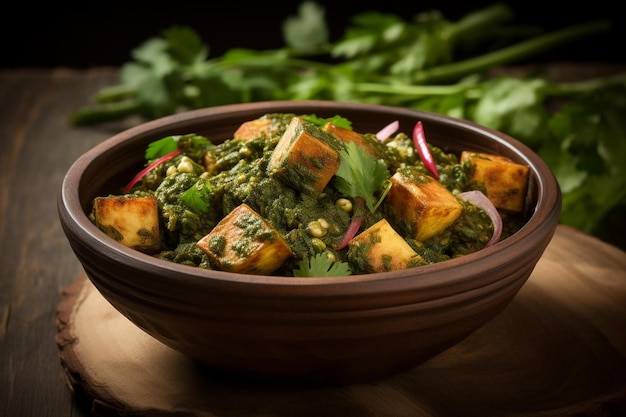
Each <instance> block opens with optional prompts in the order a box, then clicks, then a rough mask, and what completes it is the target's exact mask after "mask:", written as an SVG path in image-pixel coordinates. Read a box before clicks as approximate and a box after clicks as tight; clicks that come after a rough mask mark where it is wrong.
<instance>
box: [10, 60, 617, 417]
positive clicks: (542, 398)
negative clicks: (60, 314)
mask: <svg viewBox="0 0 626 417" xmlns="http://www.w3.org/2000/svg"><path fill="white" fill-rule="evenodd" d="M33 50H36V49H33ZM572 68H579V66H578V65H574V66H571V67H570V68H569V71H571V69H572ZM596 70H597V67H596V66H595V65H594V66H593V67H592V68H591V69H590V71H592V72H594V73H595V71H596ZM118 76H119V73H118V69H116V68H103V67H100V68H90V69H84V70H77V69H72V68H53V69H32V68H16V69H9V70H0V144H1V145H2V151H1V152H0V167H1V168H0V245H1V250H0V416H2V417H28V416H33V417H41V416H51V417H61V416H62V417H86V416H92V415H98V414H99V415H106V414H104V413H105V412H106V410H110V409H112V408H113V409H120V407H121V406H122V404H121V403H117V404H113V405H114V406H115V407H111V405H112V404H111V403H108V402H107V403H105V402H103V401H102V400H101V399H100V398H99V397H96V399H95V400H94V399H93V398H87V401H86V407H81V406H80V405H81V404H80V401H79V400H80V398H79V397H78V396H75V395H72V393H71V391H70V390H69V389H68V381H66V368H67V366H65V367H64V366H62V364H61V361H60V360H59V353H60V352H64V351H62V350H61V351H60V350H59V348H58V345H57V343H55V337H57V336H58V334H59V332H58V330H57V328H56V326H55V319H56V317H57V311H56V309H57V305H58V303H59V301H60V300H61V299H63V297H64V296H62V292H63V291H64V289H65V288H67V287H68V286H69V285H70V284H71V283H72V282H73V281H74V280H75V278H76V277H77V276H78V275H79V274H80V273H81V272H82V269H81V266H80V264H79V262H78V260H77V259H76V257H75V256H74V254H73V253H72V251H71V248H70V247H69V244H68V243H67V240H66V238H65V236H64V235H63V232H62V230H61V227H60V224H59V222H58V216H57V211H56V197H57V193H58V191H59V187H60V184H61V181H62V179H63V175H64V174H65V172H66V171H67V169H68V168H69V166H70V165H71V164H72V163H73V162H74V161H75V160H76V158H77V157H78V156H79V155H81V154H82V153H83V152H85V151H86V150H88V149H90V148H92V147H93V146H94V145H96V144H97V143H99V142H101V141H103V140H104V139H106V138H107V137H109V136H111V135H113V134H116V133H119V132H120V131H121V130H123V129H125V128H128V127H130V126H132V125H133V124H134V123H136V122H137V120H128V121H124V122H120V123H111V124H103V125H100V126H97V127H91V128H79V127H74V126H71V125H70V124H69V123H67V120H66V116H67V115H68V114H69V113H70V112H71V111H73V110H75V109H76V108H78V107H80V106H83V105H85V104H87V103H89V102H90V101H91V98H92V95H93V94H95V93H96V92H97V91H98V90H99V89H100V88H102V87H105V86H108V85H112V84H114V83H115V82H116V81H117V79H118ZM563 230H564V229H562V228H559V230H558V231H557V234H556V237H555V241H557V239H558V240H559V241H561V242H562V245H563V246H561V248H560V249H559V251H558V260H557V259H554V258H553V259H552V260H551V261H550V262H554V263H556V264H557V266H556V267H555V268H556V269H557V270H561V271H563V272H564V273H565V274H566V275H563V276H558V277H556V278H553V284H552V285H553V286H554V287H555V288H556V290H557V292H556V294H554V293H552V292H548V293H545V292H539V293H533V292H532V291H531V294H530V295H527V292H529V291H530V290H532V289H533V286H534V285H535V284H533V281H530V282H529V283H528V284H527V285H526V286H525V287H524V289H523V291H522V292H521V293H520V297H519V298H518V299H516V300H515V301H516V302H515V303H514V304H512V305H511V306H510V308H509V310H507V311H505V314H503V315H502V316H501V317H498V319H497V320H494V321H493V322H491V323H490V324H489V326H488V327H485V328H483V329H481V332H479V333H476V334H475V335H474V336H473V337H472V338H470V339H467V340H466V341H465V342H464V343H463V344H462V345H459V346H458V347H455V348H454V349H452V350H450V351H448V352H446V353H445V354H443V355H441V356H439V357H437V358H436V359H435V360H433V361H430V362H428V363H426V364H424V366H423V367H420V368H419V369H418V370H416V371H414V372H411V373H409V374H407V375H403V376H402V377H400V376H398V377H396V378H392V379H390V380H386V381H385V382H384V383H381V384H371V385H365V386H352V387H349V388H346V389H341V390H337V391H334V390H306V391H302V390H296V389H289V388H284V389H280V390H275V389H273V388H271V387H251V386H249V385H246V384H244V383H241V382H237V381H228V380H227V379H222V378H220V379H211V378H209V379H208V380H207V379H205V378H206V375H204V374H202V373H199V374H195V375H196V378H197V380H198V381H200V382H201V383H202V384H203V385H201V386H198V387H196V388H193V390H200V389H202V390H203V391H202V395H201V396H200V397H201V398H204V397H207V398H205V399H204V400H203V401H205V403H206V404H208V405H209V406H211V407H210V408H208V409H209V410H211V411H204V412H203V413H204V416H210V415H221V416H238V415H241V410H242V409H245V410H248V411H249V413H248V415H252V416H255V415H256V416H260V415H264V416H281V415H282V416H289V415H301V416H305V417H306V416H307V415H310V416H313V415H315V416H316V417H317V416H325V415H331V416H332V415H333V414H334V415H343V416H352V415H358V416H363V415H364V416H366V417H367V416H368V415H375V414H376V413H377V411H381V410H382V413H381V414H379V415H383V416H384V415H385V414H387V415H389V413H387V410H391V411H397V412H398V414H396V415H398V416H407V415H411V416H420V415H426V416H428V415H429V413H430V415H433V414H435V413H440V414H441V413H445V411H446V409H448V408H450V409H453V408H455V407H458V406H459V402H462V403H463V404H460V405H468V403H470V404H469V405H468V407H469V406H472V404H471V402H472V401H471V399H470V398H469V397H470V396H471V395H476V392H477V391H481V390H482V391H490V390H492V389H497V387H496V385H498V381H499V379H497V378H495V377H492V378H491V380H490V381H487V383H485V385H483V386H482V387H480V386H478V385H477V384H475V382H474V381H477V380H478V379H477V378H478V377H480V376H482V375H484V374H485V373H486V371H485V370H482V369H476V367H473V366H472V365H471V362H470V363H468V362H467V361H468V357H467V356H466V357H465V359H462V358H464V356H462V354H463V353H465V352H471V356H470V358H475V359H480V360H488V361H489V362H491V363H492V364H494V366H495V364H497V363H499V364H500V365H499V366H500V367H501V368H504V369H506V372H503V374H504V373H508V376H509V377H510V378H517V379H520V378H523V375H521V374H519V373H518V372H520V371H519V369H518V368H517V364H518V363H519V362H521V361H522V359H524V358H527V357H532V356H538V355H543V354H544V349H547V348H549V346H548V342H549V341H550V340H557V342H556V347H553V348H551V349H549V350H548V351H549V352H550V353H549V354H550V357H551V358H552V362H551V363H553V364H552V367H553V368H555V370H553V371H552V373H555V372H557V371H559V372H561V375H560V376H559V377H555V379H554V380H553V381H544V382H542V381H539V380H537V378H538V376H537V371H534V372H533V371H532V369H528V370H525V371H524V372H525V374H526V375H527V376H528V377H529V378H531V379H533V380H535V381H537V382H536V383H537V387H536V388H533V386H528V385H522V387H523V388H524V389H523V390H521V391H519V393H520V394H519V395H517V392H518V391H516V390H514V389H511V391H512V392H511V393H509V394H508V397H514V398H515V401H516V402H515V403H514V405H513V406H512V407H513V409H514V410H515V412H520V407H515V404H517V405H519V404H527V406H526V407H527V408H526V409H525V410H523V414H522V415H529V412H531V411H533V410H536V411H537V413H536V414H535V415H537V416H542V415H563V416H564V415H576V416H582V415H596V416H620V415H624V414H625V412H624V408H625V406H624V403H625V402H626V400H624V394H623V392H624V376H623V374H622V375H620V374H619V373H618V371H623V362H624V351H625V347H624V346H625V344H626V342H625V341H624V338H625V336H624V333H625V332H626V331H625V330H623V329H625V328H626V326H624V324H625V323H624V320H625V316H624V312H623V306H624V291H626V290H625V288H626V283H625V282H624V281H625V279H624V275H623V271H624V261H623V258H624V256H625V255H624V252H622V251H618V252H616V251H615V249H614V248H613V247H612V246H608V245H603V244H600V243H599V242H597V241H595V240H593V239H591V238H589V237H588V236H585V235H582V236H581V235H580V234H578V233H574V232H573V231H569V230H568V231H566V232H565V233H566V235H564V237H563V238H561V236H563V235H562V234H563V233H564V232H563ZM569 239H572V242H569V241H567V240H569ZM563 240H566V241H565V242H564V241H563ZM579 241H580V242H582V245H581V246H578V245H579V243H578V242H579ZM570 245H572V246H573V247H574V248H578V250H574V249H573V248H572V247H570ZM585 245H591V247H592V248H593V247H596V250H591V251H590V250H589V249H588V248H587V247H586V246H585ZM554 250H555V249H553V246H551V247H550V252H549V253H554V252H553V251H554ZM578 252H581V254H578ZM570 254H573V255H572V256H571V257H570ZM545 262H547V261H546V260H543V259H542V261H541V262H540V264H539V265H538V267H537V268H538V269H537V271H540V270H541V269H539V268H545V266H542V265H545ZM620 268H621V269H620ZM581 270H582V271H586V272H580V271H581ZM615 271H618V272H617V273H616V272H615ZM619 271H622V272H621V273H619ZM568 277H571V278H568ZM570 279H571V281H572V282H573V284H572V286H571V288H570V287H567V289H562V288H561V286H562V285H563V284H564V283H569V282H570ZM544 285H547V284H544ZM561 291H563V292H564V294H561ZM533 294H534V295H533ZM566 294H568V295H570V296H571V297H565V295H566ZM564 297H565V298H564ZM521 300H527V301H525V302H524V303H522V304H521V305H520V304H519V302H520V301H521ZM555 300H557V301H558V302H559V303H560V304H559V306H558V307H557V306H553V305H552V304H553V303H554V301H555ZM581 300H582V302H581ZM515 309H519V310H521V313H524V312H526V314H528V315H529V316H530V317H532V318H534V322H531V321H529V320H526V321H524V323H525V324H524V326H526V327H524V328H525V329H526V330H525V333H521V334H519V332H518V331H515V333H514V334H515V338H513V339H511V338H506V340H507V342H503V341H502V339H505V338H504V337H501V339H499V340H492V341H491V342H490V344H494V345H499V344H503V343H504V345H503V347H502V348H501V355H500V356H496V357H489V356H488V355H489V354H490V351H489V350H488V347H489V346H487V347H485V346H484V345H483V344H481V343H482V342H481V339H480V335H482V334H483V332H485V331H487V330H491V329H494V328H495V329H496V330H499V331H501V332H503V334H505V335H506V334H513V332H514V330H513V329H517V327H515V326H518V325H519V324H520V323H519V322H518V320H516V319H515V318H513V317H511V316H510V314H509V312H510V311H511V310H512V311H516V310H515ZM536 309H538V310H536ZM544 309H545V311H544ZM507 317H509V318H508V319H507ZM576 317H584V318H585V321H583V322H581V323H578V324H580V327H578V326H577V325H576V324H577V323H576V322H575V321H576ZM543 322H548V323H549V324H551V325H554V326H555V327H556V328H558V329H560V330H561V333H560V334H561V335H562V336H561V337H564V339H559V337H557V336H552V338H547V339H546V340H544V339H539V336H540V335H542V334H541V333H540V332H539V331H538V330H537V329H538V328H537V327H535V326H545V324H544V323H543ZM539 328H540V327H539ZM507 332H508V333H507ZM535 336H536V337H535ZM90 337H93V336H90ZM542 337H544V336H543V335H542ZM579 340H582V341H583V342H584V344H582V345H580V342H579ZM66 342H67V343H71V342H72V339H71V338H70V339H69V340H67V341H66ZM134 343H137V342H134ZM552 343H555V342H552ZM534 344H537V346H534ZM570 345H573V346H577V347H579V349H581V348H582V347H583V346H584V349H582V350H572V351H570ZM579 345H580V346H579ZM502 352H503V353H502ZM517 352H519V353H517ZM587 355H589V357H587ZM511 358H513V359H511ZM581 358H582V359H581ZM444 360H445V361H448V362H447V363H445V366H444V364H443V363H442V361H444ZM594 361H596V362H594ZM594 363H597V365H594ZM123 366H129V367H131V366H133V365H123ZM459 371H463V373H462V374H460V375H463V377H462V378H461V377H459V378H461V379H459V380H458V381H456V382H455V381H453V380H450V379H449V378H452V376H453V374H454V375H459V374H455V372H459ZM196 372H198V371H196ZM587 372H588V373H589V375H591V377H590V381H591V382H594V383H597V385H593V384H592V383H591V382H590V383H584V382H581V380H584V379H585V378H587ZM429 373H430V374H429ZM474 373H475V374H477V375H474ZM432 374H434V375H437V376H438V378H439V379H438V380H439V381H440V382H439V383H438V384H434V383H429V381H428V380H426V379H424V378H427V377H428V376H429V375H432ZM79 376H80V375H79ZM209 376H210V375H209ZM446 378H448V382H449V383H448V384H446V382H442V381H445V380H446ZM500 378H503V379H504V378H505V376H502V375H501V376H500ZM598 381H599V382H598ZM550 382H552V384H550ZM149 383H150V381H149V380H146V381H142V382H141V383H140V384H138V386H139V387H141V386H143V385H144V384H148V389H149V388H150V387H149ZM189 384H191V382H189ZM528 384H529V383H528ZM546 384H547V385H549V386H550V387H552V388H553V389H552V391H547V390H546V389H545V386H546ZM446 385H449V386H446ZM555 386H556V388H555ZM590 387H591V388H590ZM144 389H146V388H144ZM193 390H192V391H191V392H188V393H183V394H180V397H179V403H177V407H178V409H184V407H185V406H184V404H185V402H186V401H188V399H189V398H190V397H191V396H192V395H193V394H194V393H195V392H197V391H193ZM465 390H467V395H466V396H465V400H463V401H461V400H459V399H458V398H459V397H460V393H462V392H464V391H465ZM587 390H589V391H587ZM442 393H447V394H448V395H447V396H446V397H445V398H446V400H445V401H444V402H443V403H442V402H440V401H438V398H441V397H442V396H443V394H442ZM531 394H532V397H531V396H530V395H531ZM294 396H300V400H299V401H301V402H302V404H304V405H301V404H300V402H296V401H295V400H294ZM110 397H111V396H110ZM568 398H569V399H571V400H572V401H570V402H568V401H567V399H568ZM475 402H477V401H475ZM548 403H552V406H551V408H550V410H549V411H545V410H546V408H543V407H545V406H546V405H547V404H548ZM499 404H501V402H497V403H495V404H494V407H499V406H500V405H499ZM305 406H306V407H305ZM540 406H541V407H540ZM92 407H93V409H94V412H93V413H92V412H91V408H92ZM420 408H422V409H423V410H424V412H423V413H422V412H421V410H420ZM189 410H190V413H187V415H191V416H193V415H202V414H201V413H198V412H196V411H194V410H193V409H191V408H189ZM364 410H368V411H364ZM574 410H578V411H580V410H585V411H583V412H580V413H578V414H576V412H575V411H574ZM127 411H129V410H127ZM157 411H159V410H155V409H152V410H151V411H150V413H151V414H152V415H156V412H157ZM391 411H389V412H391ZM504 411H505V412H503V413H502V414H504V415H507V413H508V414H509V415H515V414H514V413H513V412H510V411H507V409H505V410H504ZM588 411H589V412H588ZM479 412H480V408H478V409H476V410H475V411H473V413H474V414H478V413H479ZM620 412H621V414H620ZM542 413H543V414H542ZM127 414H128V413H127ZM168 414H169V415H171V413H168ZM148 415H150V414H148ZM162 415H163V414H162ZM180 415H185V413H181V414H180ZM463 415H467V414H463Z"/></svg>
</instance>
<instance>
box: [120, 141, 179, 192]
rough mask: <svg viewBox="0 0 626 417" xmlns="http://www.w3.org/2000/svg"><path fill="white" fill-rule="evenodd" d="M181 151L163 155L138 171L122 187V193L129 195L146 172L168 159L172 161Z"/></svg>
mask: <svg viewBox="0 0 626 417" xmlns="http://www.w3.org/2000/svg"><path fill="white" fill-rule="evenodd" d="M181 152H182V151H181V150H180V149H177V150H175V151H174V152H170V153H168V154H167V155H164V156H162V157H160V158H158V159H155V160H154V161H153V162H152V163H151V164H150V165H148V166H147V167H145V168H144V169H142V170H141V171H139V173H138V174H137V175H135V176H134V177H133V179H132V180H130V182H129V183H128V184H126V187H124V193H126V194H128V193H130V190H132V189H133V186H134V185H135V184H137V182H138V181H139V180H140V179H142V178H143V177H144V176H145V175H146V174H147V173H148V172H150V170H152V169H153V168H154V167H156V166H158V165H161V164H162V163H163V162H165V161H168V160H170V159H172V158H173V157H175V156H176V155H178V154H180V153H181Z"/></svg>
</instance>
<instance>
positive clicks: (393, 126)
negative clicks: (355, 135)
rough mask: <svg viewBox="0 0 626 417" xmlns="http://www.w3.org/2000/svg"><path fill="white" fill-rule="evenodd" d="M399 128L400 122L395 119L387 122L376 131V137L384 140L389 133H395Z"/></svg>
mask: <svg viewBox="0 0 626 417" xmlns="http://www.w3.org/2000/svg"><path fill="white" fill-rule="evenodd" d="M399 128H400V122H398V121H397V120H394V121H393V122H391V123H389V124H388V125H387V126H385V127H383V128H382V129H380V130H379V131H378V133H376V137H377V138H378V140H380V141H383V140H386V139H388V138H389V137H390V136H391V135H393V134H394V133H396V132H397V131H398V129H399Z"/></svg>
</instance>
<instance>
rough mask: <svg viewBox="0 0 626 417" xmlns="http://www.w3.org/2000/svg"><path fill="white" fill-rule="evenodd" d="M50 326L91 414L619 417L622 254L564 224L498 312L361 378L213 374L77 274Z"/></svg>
mask: <svg viewBox="0 0 626 417" xmlns="http://www.w3.org/2000/svg"><path fill="white" fill-rule="evenodd" d="M57 329H58V332H57V339H56V342H57V346H58V348H59V355H60V360H61V364H62V367H63V369H64V371H65V375H66V376H67V380H68V386H69V387H70V389H71V390H72V391H73V392H74V393H75V395H76V396H77V398H78V399H80V400H81V401H82V400H85V399H86V402H87V406H88V407H89V409H90V413H91V414H92V415H93V416H114V415H115V416H177V417H181V416H203V417H204V416H206V417H208V416H211V417H218V416H220V417H221V416H298V417H307V416H311V417H313V416H314V417H320V416H325V417H332V416H341V417H350V416H359V417H367V416H377V417H378V416H394V417H402V416H464V417H473V416H476V417H479V416H480V417H490V416H494V417H495V416H497V417H505V416H515V417H522V416H524V417H529V416H537V417H539V416H572V415H575V416H622V415H626V253H625V252H623V251H621V250H619V249H618V248H616V247H614V246H611V245H608V244H606V243H604V242H602V241H600V240H597V239H595V238H593V237H591V236H589V235H586V234H583V233H581V232H578V231H576V230H574V229H572V228H569V227H565V226H559V227H558V228H557V231H556V233H555V236H554V238H553V240H552V242H551V243H550V245H549V246H548V248H547V249H546V251H545V253H544V256H543V257H542V258H541V260H540V261H539V263H538V264H537V266H536V268H535V270H534V271H533V273H532V275H531V277H530V278H529V280H528V282H527V283H526V284H525V286H524V287H523V288H522V289H521V290H520V292H519V293H518V294H517V296H516V298H515V299H514V300H513V302H512V303H511V304H510V305H509V306H508V307H507V308H506V309H505V310H504V311H503V312H502V313H501V314H500V315H498V316H497V317H496V318H494V319H493V320H492V321H490V322H489V323H487V324H486V325H485V326H483V327H482V328H481V329H479V330H478V331H476V332H475V333H474V334H472V335H471V336H469V337H468V338H466V339H465V340H463V341H462V342H461V343H459V344H458V345H456V346H454V347H452V348H450V349H448V350H447V351H445V352H443V353H441V354H439V355H438V356H436V357H434V358H432V359H431V360H429V361H427V362H425V363H424V364H422V365H420V366H418V367H416V368H414V369H412V370H409V371H407V372H403V373H401V374H397V375H395V376H393V377H390V378H386V379H383V380H379V381H373V382H370V383H363V384H354V385H346V386H339V387H336V386H335V387H301V386H299V387H293V386H281V385H276V384H272V385H270V384H267V385H266V384H260V383H258V382H250V381H244V380H237V379H234V378H229V377H228V376H227V375H223V374H219V373H216V372H213V371H211V370H209V369H206V368H205V367H202V366H199V365H198V364H196V363H195V362H193V361H192V360H190V359H188V358H187V357H185V356H183V355H182V354H179V353H178V352H176V351H174V350H172V349H170V348H169V347H166V346H165V345H163V344H161V343H160V342H158V341H157V340H156V339H153V338H152V337H151V336H149V335H147V334H146V333H144V332H143V331H142V330H140V329H139V328H137V327H135V325H133V324H132V323H131V322H130V321H128V320H127V319H126V318H125V317H123V316H122V315H121V314H120V313H119V312H118V311H117V310H115V309H114V308H113V307H112V306H111V305H110V304H108V302H107V301H106V300H105V299H104V298H103V297H102V296H101V295H100V293H99V292H98V291H97V290H96V289H95V287H94V286H93V285H92V284H91V283H90V282H89V280H88V279H87V278H86V277H85V276H80V277H78V278H77V279H76V280H75V281H74V282H73V283H72V284H71V285H70V286H68V287H67V288H66V289H65V290H64V293H63V299H62V300H61V302H60V304H59V306H58V309H57Z"/></svg>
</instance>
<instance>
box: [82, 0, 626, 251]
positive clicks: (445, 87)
mask: <svg viewBox="0 0 626 417" xmlns="http://www.w3.org/2000/svg"><path fill="white" fill-rule="evenodd" d="M609 29H610V22H607V21H604V20H600V21H590V22H586V23H581V24H577V25H574V26H571V27H565V28H562V29H558V30H554V31H551V32H544V31H542V30H541V29H540V28H538V27H536V26H535V27H531V26H528V25H517V24H515V22H514V13H513V11H512V10H511V9H510V8H509V7H508V6H507V5H506V4H503V3H494V4H493V5H492V6H488V7H485V8H482V9H478V10H476V11H474V12H472V13H469V14H468V15H466V16H464V17H462V18H461V19H459V20H458V21H450V20H449V19H447V18H446V17H445V16H444V15H443V14H442V13H441V12H439V11H436V10H433V11H425V12H421V13H418V14H416V15H415V16H410V19H407V18H406V16H396V15H390V14H383V13H378V12H369V13H363V14H359V15H355V16H354V17H353V20H352V23H351V24H350V25H349V26H348V27H347V28H346V30H345V32H344V34H343V36H341V37H340V38H339V39H337V40H331V39H329V30H328V27H327V25H326V22H325V10H324V9H323V8H322V7H320V6H319V5H317V4H316V3H315V2H314V1H304V2H303V3H302V4H301V5H300V7H299V9H298V14H297V15H294V16H290V17H289V18H288V19H287V20H286V21H285V22H284V26H283V36H284V39H285V46H284V47H283V48H279V49H276V50H261V51H257V50H250V49H243V48H237V49H232V50H229V51H227V52H226V53H225V54H223V55H222V56H217V57H211V56H209V47H208V45H207V44H205V43H204V42H203V41H202V40H201V39H200V38H199V36H198V35H197V34H196V33H195V32H194V31H193V30H192V29H190V28H188V27H171V28H169V29H166V30H164V31H163V33H162V36H160V37H155V38H152V39H149V40H147V41H146V42H145V43H143V44H142V45H140V46H139V47H138V48H136V49H135V50H133V51H132V59H133V60H132V61H131V62H129V63H127V64H125V65H124V66H123V67H122V69H121V71H120V83H119V85H116V86H110V87H107V88H104V89H102V90H100V91H99V92H98V94H97V95H96V97H95V100H94V102H93V103H91V104H89V105H86V106H85V107H83V108H79V109H77V110H76V111H75V112H73V113H72V114H71V115H70V121H71V122H72V123H74V124H76V125H90V124H96V123H100V122H106V121H112V120H120V119H123V118H125V117H127V116H131V115H134V116H141V117H143V118H145V119H152V118H156V117H160V116H165V115H168V114H171V113H175V112H178V111H182V110H187V109H194V108H201V107H208V106H215V105H222V104H231V103H242V102H253V101H262V100H298V99H303V100H304V99H324V100H336V101H353V102H364V103H376V104H384V105H391V106H402V107H406V108H414V109H419V110H427V111H433V112H436V113H440V114H446V115H450V116H453V117H459V118H464V119H468V120H472V121H475V122H477V123H479V124H482V125H485V126H488V127H491V128H494V129H497V130H500V131H502V132H504V133H507V134H509V135H511V136H513V137H515V138H517V139H519V140H521V141H522V142H524V143H525V144H527V145H528V146H530V147H531V148H532V149H533V150H535V151H537V152H538V153H539V155H540V156H542V158H544V159H545V160H546V162H548V164H549V165H550V167H551V168H552V170H553V172H554V173H555V175H556V177H557V179H558V181H559V184H560V186H561V189H562V191H563V208H562V216H561V222H562V223H565V224H568V225H571V226H574V227H576V228H578V229H580V230H582V231H585V232H588V233H592V234H595V235H597V236H600V237H602V238H605V239H612V238H614V237H615V238H617V239H619V240H620V241H621V242H622V243H621V245H622V246H624V247H626V243H624V242H625V238H624V236H626V230H625V226H624V222H623V221H622V219H621V214H622V212H623V210H624V208H625V207H626V196H625V195H624V190H626V187H624V178H625V176H624V171H623V165H622V164H623V162H622V161H624V160H626V155H625V151H624V147H625V145H624V143H625V142H626V118H624V117H623V115H624V114H626V113H625V110H626V109H625V107H626V106H625V105H624V96H625V94H624V90H625V89H626V74H618V75H617V76H615V77H600V78H597V79H593V80H586V81H581V82H578V83H560V82H557V81H555V80H550V79H549V78H548V77H546V76H543V75H542V74H541V73H535V74H533V76H526V75H524V76H519V75H515V76H512V75H508V76H499V77H493V76H491V74H490V70H491V69H493V68H496V67H503V66H506V65H510V64H515V63H520V62H528V61H529V60H532V58H533V56H538V54H540V53H545V52H547V51H550V50H551V49H554V48H557V47H558V46H560V45H564V44H567V43H573V42H575V41H577V40H579V39H582V38H588V37H593V36H595V35H598V34H602V33H604V32H607V31H608V30H609ZM531 62H532V61H531ZM555 102H557V103H558V104H559V105H558V106H556V107H555V106H554V103H555ZM564 103H565V105H563V104H564ZM609 219H616V220H617V221H612V222H611V223H609ZM617 226H619V227H617Z"/></svg>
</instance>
